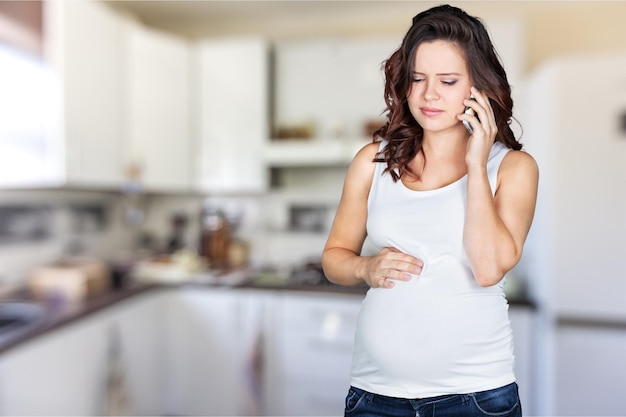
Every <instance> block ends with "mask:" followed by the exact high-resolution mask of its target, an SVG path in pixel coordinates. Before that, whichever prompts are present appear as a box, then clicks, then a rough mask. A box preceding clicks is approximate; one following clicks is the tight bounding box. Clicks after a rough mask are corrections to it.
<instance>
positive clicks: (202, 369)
mask: <svg viewBox="0 0 626 417" xmlns="http://www.w3.org/2000/svg"><path fill="white" fill-rule="evenodd" d="M238 306H239V304H238V297H237V292H236V291H234V290H228V289H218V288H204V289H203V288H190V289H184V288H182V289H179V290H178V291H172V292H171V293H170V294H169V295H168V298H167V304H166V309H167V312H168V316H167V323H166V326H167V329H168V333H167V341H166V349H167V351H168V355H169V358H168V362H167V363H168V371H167V387H166V390H165V392H166V393H167V395H168V398H167V400H168V404H166V408H165V412H166V413H167V414H168V415H225V416H226V415H239V407H240V397H241V396H240V390H241V389H242V382H241V381H242V370H241V366H240V360H239V357H238V346H239V345H238V344H239V329H238V323H239V319H238V313H239V307H238Z"/></svg>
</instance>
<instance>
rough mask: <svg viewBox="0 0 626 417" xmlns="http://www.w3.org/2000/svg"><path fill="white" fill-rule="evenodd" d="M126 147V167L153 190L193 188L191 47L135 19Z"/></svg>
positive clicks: (128, 34)
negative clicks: (132, 170)
mask: <svg viewBox="0 0 626 417" xmlns="http://www.w3.org/2000/svg"><path fill="white" fill-rule="evenodd" d="M124 56H125V62H126V83H127V94H128V100H127V104H128V111H127V112H126V118H125V124H126V126H127V132H126V134H127V138H128V145H127V146H128V148H127V149H125V151H124V152H125V168H127V169H128V168H130V167H136V168H137V169H139V182H140V183H141V184H142V186H143V187H144V188H145V189H147V190H150V191H185V190H189V189H190V187H191V176H192V174H193V170H192V167H191V163H190V162H191V152H192V138H191V124H190V123H191V117H190V115H191V110H192V109H191V88H190V83H191V46H190V44H189V42H188V41H186V40H184V39H182V38H179V37H176V36H174V35H170V34H165V33H163V32H159V31H156V30H153V29H149V28H147V27H144V26H142V25H140V24H138V23H135V22H131V23H128V24H127V25H126V30H125V55H124Z"/></svg>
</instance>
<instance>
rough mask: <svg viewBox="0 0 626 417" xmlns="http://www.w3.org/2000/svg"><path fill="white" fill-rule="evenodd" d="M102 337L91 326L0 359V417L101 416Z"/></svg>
mask: <svg viewBox="0 0 626 417" xmlns="http://www.w3.org/2000/svg"><path fill="white" fill-rule="evenodd" d="M106 359H107V334H106V332H104V331H103V329H102V326H101V325H100V323H99V322H98V321H97V320H93V319H91V320H85V321H84V322H81V323H79V324H77V325H72V326H68V327H65V328H63V329H59V330H58V331H55V332H53V333H49V334H47V335H45V336H43V337H42V338H40V339H35V340H32V341H30V342H28V343H27V344H26V345H24V346H21V347H19V348H16V349H15V350H12V351H10V352H7V353H5V354H4V355H3V356H2V357H1V358H0V413H2V415H83V416H86V415H98V414H103V413H102V410H103V409H104V408H103V407H104V401H105V389H104V387H105V375H106Z"/></svg>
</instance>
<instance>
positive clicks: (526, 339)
mask: <svg viewBox="0 0 626 417" xmlns="http://www.w3.org/2000/svg"><path fill="white" fill-rule="evenodd" d="M536 320H537V318H536V312H535V309H534V308H533V307H530V306H524V305H512V306H510V307H509V321H510V324H511V329H512V331H513V353H514V355H515V377H516V379H517V385H518V387H519V396H520V400H521V402H522V408H523V410H524V414H525V415H536V413H537V411H536V401H535V398H536V397H535V392H534V391H533V389H534V388H535V386H536V384H535V380H534V378H535V376H536V374H535V372H533V364H534V363H535V361H536V359H535V357H534V350H535V346H536V343H537V341H536V340H535V339H536V328H537V327H536V323H535V321H536Z"/></svg>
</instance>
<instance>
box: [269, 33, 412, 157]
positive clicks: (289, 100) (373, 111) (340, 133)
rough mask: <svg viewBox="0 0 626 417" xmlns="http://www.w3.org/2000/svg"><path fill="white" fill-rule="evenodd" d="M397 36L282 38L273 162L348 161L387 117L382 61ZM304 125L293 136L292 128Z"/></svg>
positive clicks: (276, 56)
mask: <svg viewBox="0 0 626 417" xmlns="http://www.w3.org/2000/svg"><path fill="white" fill-rule="evenodd" d="M399 41H400V40H399V39H398V38H395V37H393V38H392V37H375V38H372V37H365V38H328V39H311V40H304V41H303V40H297V41H282V42H278V43H277V44H276V48H275V52H274V68H275V77H274V99H275V101H274V120H273V123H274V136H276V137H275V138H274V139H275V140H272V141H271V143H270V144H269V146H268V147H267V148H266V152H265V160H266V161H267V163H268V165H270V166H275V167H289V166H324V165H347V164H349V163H350V161H351V160H352V158H353V157H354V154H355V153H356V151H357V150H358V149H360V148H361V147H362V146H363V145H365V144H366V143H368V142H369V141H371V127H370V128H368V127H367V124H368V123H370V124H373V126H376V127H379V126H382V124H383V123H384V116H383V114H382V113H383V111H384V110H385V103H384V100H383V92H384V78H383V71H382V63H383V61H384V60H385V59H386V58H388V57H389V55H391V53H392V52H393V51H394V50H395V48H397V47H398V45H399ZM298 130H299V131H304V132H305V134H304V136H307V135H308V136H309V137H305V138H300V140H294V138H290V137H289V131H298Z"/></svg>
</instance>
